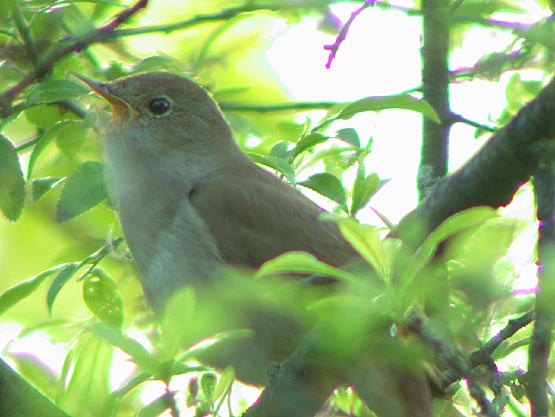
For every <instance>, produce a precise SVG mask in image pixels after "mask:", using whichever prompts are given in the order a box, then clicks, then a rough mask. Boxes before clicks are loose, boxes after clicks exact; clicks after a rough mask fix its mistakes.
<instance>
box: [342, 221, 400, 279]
mask: <svg viewBox="0 0 555 417" xmlns="http://www.w3.org/2000/svg"><path fill="white" fill-rule="evenodd" d="M337 222H338V224H339V229H340V230H341V233H342V234H343V236H344V237H345V239H347V241H348V242H349V243H350V244H351V245H352V246H353V248H355V250H356V251H357V252H358V253H359V254H360V255H361V256H362V257H363V258H364V259H365V260H366V262H368V264H369V265H371V266H372V268H373V269H374V270H375V271H376V273H377V274H378V275H379V277H380V278H381V279H382V280H383V281H385V282H388V281H389V279H390V276H389V274H390V271H389V267H388V265H387V262H386V256H385V252H384V248H383V246H382V241H381V239H380V233H379V230H378V228H377V227H374V226H369V225H364V224H360V223H359V222H357V221H356V220H355V219H353V218H351V217H348V218H339V219H337Z"/></svg>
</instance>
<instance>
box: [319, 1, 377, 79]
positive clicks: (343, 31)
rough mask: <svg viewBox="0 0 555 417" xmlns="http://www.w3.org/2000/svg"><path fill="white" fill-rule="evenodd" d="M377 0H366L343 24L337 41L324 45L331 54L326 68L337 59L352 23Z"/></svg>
mask: <svg viewBox="0 0 555 417" xmlns="http://www.w3.org/2000/svg"><path fill="white" fill-rule="evenodd" d="M375 2H376V0H367V1H366V2H364V4H363V5H362V6H360V7H359V8H358V9H356V10H355V11H354V12H353V13H351V17H349V20H347V22H346V23H345V24H344V25H343V27H342V28H341V30H340V31H339V34H338V35H337V37H336V38H335V42H334V43H333V44H331V45H324V49H325V50H326V51H330V54H329V57H328V62H327V63H326V68H328V69H329V68H330V67H331V63H332V62H333V60H334V59H335V55H337V51H339V47H340V46H341V44H342V43H343V41H344V40H345V39H347V33H349V29H350V27H351V25H352V24H353V22H354V20H355V19H356V18H357V16H358V15H359V14H361V13H362V12H363V11H364V10H365V9H367V8H368V7H370V6H373V5H374V3H375Z"/></svg>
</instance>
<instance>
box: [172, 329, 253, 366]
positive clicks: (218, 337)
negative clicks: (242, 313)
mask: <svg viewBox="0 0 555 417" xmlns="http://www.w3.org/2000/svg"><path fill="white" fill-rule="evenodd" d="M253 336H254V332H253V331H252V330H251V329H235V330H228V331H225V332H220V333H216V334H213V335H212V336H208V337H206V338H204V339H203V340H202V341H201V342H202V343H197V344H195V345H193V346H192V347H191V348H189V349H188V350H187V351H186V352H185V353H183V354H182V355H180V356H179V357H178V358H177V360H176V362H183V361H185V360H187V359H189V358H191V357H194V356H195V355H198V353H199V352H204V351H205V350H207V349H209V348H210V347H212V346H214V345H215V344H217V343H220V342H222V341H225V340H234V339H244V338H247V337H253Z"/></svg>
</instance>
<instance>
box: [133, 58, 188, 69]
mask: <svg viewBox="0 0 555 417" xmlns="http://www.w3.org/2000/svg"><path fill="white" fill-rule="evenodd" d="M157 70H164V71H172V72H175V73H180V74H181V73H182V72H183V63H181V62H179V61H178V60H177V59H175V58H174V57H172V56H171V55H152V56H148V57H146V58H144V59H141V60H140V61H139V62H138V63H137V64H136V65H134V66H133V72H134V73H137V72H146V71H157Z"/></svg>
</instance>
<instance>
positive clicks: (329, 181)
mask: <svg viewBox="0 0 555 417" xmlns="http://www.w3.org/2000/svg"><path fill="white" fill-rule="evenodd" d="M298 184H299V185H302V186H304V187H307V188H310V189H311V190H314V191H316V192H317V193H319V194H322V195H323V196H324V197H327V198H329V199H330V200H332V201H335V202H336V203H338V204H339V205H341V206H345V202H346V201H347V192H346V191H345V188H343V184H342V183H341V181H340V180H339V179H338V178H337V177H336V176H335V175H332V174H329V173H327V172H322V173H319V174H314V175H312V176H310V177H309V178H308V179H307V180H306V181H302V182H299V183H298Z"/></svg>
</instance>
